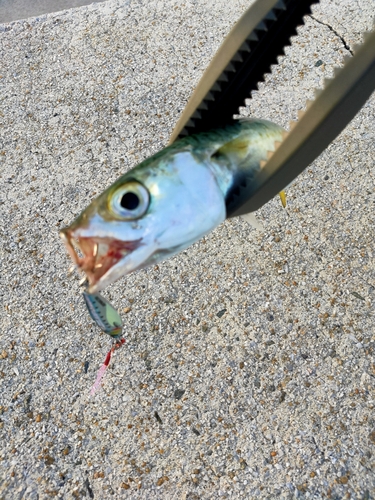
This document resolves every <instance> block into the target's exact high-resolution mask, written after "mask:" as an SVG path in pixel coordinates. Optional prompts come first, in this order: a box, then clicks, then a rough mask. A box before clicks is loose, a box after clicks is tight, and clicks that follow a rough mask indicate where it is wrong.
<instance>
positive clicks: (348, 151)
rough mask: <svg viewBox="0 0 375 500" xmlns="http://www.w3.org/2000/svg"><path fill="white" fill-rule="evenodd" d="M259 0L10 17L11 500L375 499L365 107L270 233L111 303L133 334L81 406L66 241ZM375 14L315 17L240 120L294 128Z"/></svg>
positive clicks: (0, 361)
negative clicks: (66, 229) (69, 229)
mask: <svg viewBox="0 0 375 500" xmlns="http://www.w3.org/2000/svg"><path fill="white" fill-rule="evenodd" d="M249 4H250V2H248V1H246V0H232V2H231V3H230V8H228V2H227V1H224V0H215V2H214V1H213V0H209V1H207V0H205V1H203V0H202V1H199V2H198V1H195V2H192V1H185V2H183V3H181V2H178V1H176V0H164V1H163V2H161V1H159V0H150V1H148V2H143V1H141V0H129V1H126V2H123V1H122V2H120V1H117V0H114V1H112V0H111V1H109V2H105V3H98V4H95V5H90V6H85V7H82V8H79V9H73V10H69V11H67V12H59V13H58V14H48V15H44V16H42V17H40V18H38V19H28V20H27V21H20V22H14V23H12V24H3V25H0V58H1V59H0V68H1V69H0V76H1V78H0V102H1V106H0V122H1V128H0V162H1V166H0V169H1V173H0V175H1V177H0V183H1V187H0V217H1V221H2V224H1V228H0V235H1V247H0V259H1V260H0V266H1V268H0V283H1V285H0V286H1V297H2V311H3V312H2V315H1V333H0V384H1V389H0V414H1V415H0V440H1V449H0V492H1V493H0V498H4V499H6V500H8V499H12V500H13V499H37V498H38V499H48V498H61V499H74V498H97V499H104V498H105V499H106V498H131V499H137V498H142V499H151V498H152V499H163V500H164V499H189V500H193V499H212V498H229V497H230V498H246V499H255V498H257V499H259V498H265V499H266V498H267V499H275V498H285V499H286V498H288V499H289V498H290V499H292V498H336V499H342V498H355V499H369V498H375V476H374V468H375V455H374V446H375V417H374V405H375V362H374V349H375V333H374V323H375V322H374V300H375V270H374V243H373V242H374V236H373V235H374V233H373V228H374V206H375V205H374V204H375V179H374V150H373V149H374V142H375V131H374V118H375V111H374V109H375V108H374V105H375V98H374V96H372V98H371V99H370V100H369V101H368V102H367V103H366V105H365V106H364V107H363V109H362V110H361V112H360V113H359V114H358V115H357V117H356V118H355V119H354V120H353V121H352V123H351V124H350V125H349V126H348V127H347V128H346V129H345V130H344V131H343V133H342V134H341V135H340V136H339V137H338V138H337V140H336V141H335V142H334V143H333V144H332V145H331V146H330V147H329V148H328V149H327V150H326V151H325V152H324V153H323V154H322V155H321V156H320V157H319V158H318V159H317V160H316V161H315V162H314V164H313V165H311V167H310V168H309V169H307V170H306V171H305V172H304V173H303V174H302V175H301V176H300V177H299V178H298V179H297V180H296V181H295V183H293V185H292V186H290V187H289V188H288V190H287V193H288V200H289V203H288V208H287V209H286V210H283V209H282V208H281V204H280V203H279V201H278V200H277V199H275V200H273V201H272V202H270V203H269V204H267V205H266V206H265V207H263V208H262V209H261V210H260V211H259V212H258V214H257V216H258V218H259V219H260V221H261V222H262V224H263V226H264V231H262V232H261V231H255V230H253V229H252V228H251V227H250V226H249V225H248V224H247V223H246V222H244V221H242V220H240V219H235V220H230V221H227V222H225V223H224V224H222V225H221V226H220V227H219V228H217V229H216V230H215V231H214V232H213V233H212V234H210V235H208V236H207V237H206V238H204V239H203V240H202V241H201V242H199V243H197V244H195V245H193V246H192V247H191V248H189V249H188V250H186V251H184V252H183V253H182V254H181V255H178V256H176V257H174V258H173V259H171V260H168V261H166V262H164V263H162V264H159V266H155V267H153V268H151V269H148V270H144V271H141V272H138V273H135V274H133V275H130V276H129V277H127V278H125V279H122V280H120V281H119V282H118V283H116V284H115V285H112V286H111V287H109V288H108V290H106V292H105V295H106V296H107V297H108V298H109V300H111V301H112V303H113V304H114V305H115V307H117V308H118V309H119V311H120V312H122V314H123V317H124V321H125V324H126V328H125V331H126V338H127V343H126V345H125V347H123V348H122V349H121V350H120V351H118V352H117V353H116V355H115V357H114V362H113V364H112V366H111V368H110V369H109V370H108V374H107V375H106V378H105V383H104V387H103V388H102V390H101V391H100V392H99V393H98V394H97V396H96V397H95V398H90V397H89V390H90V387H91V385H92V383H93V381H94V380H95V376H96V372H97V369H98V368H99V366H100V364H101V363H102V361H103V359H104V357H105V354H106V352H107V350H108V348H109V339H108V337H106V336H104V334H101V333H99V332H98V329H97V328H96V327H95V326H94V325H93V324H92V321H91V320H90V318H89V316H88V314H87V313H86V311H85V307H84V304H83V300H82V298H81V296H80V293H79V285H78V281H79V279H78V277H74V276H71V277H69V276H68V273H67V270H68V267H69V266H70V262H69V258H68V257H67V255H66V253H65V250H64V248H63V247H62V244H61V242H60V239H59V236H58V230H59V228H60V227H63V226H65V225H67V224H69V223H70V222H71V221H72V220H73V219H74V218H75V217H76V216H77V214H78V213H79V212H80V211H81V210H82V209H83V208H85V207H86V206H87V204H88V203H89V202H90V200H91V199H92V198H93V196H95V193H98V192H100V191H101V190H103V189H104V188H105V187H106V186H108V185H109V184H110V183H111V182H113V181H114V180H115V179H116V178H117V177H118V176H119V175H120V174H121V173H123V172H125V171H126V170H127V169H129V168H131V167H132V166H134V165H135V164H136V163H138V162H139V161H141V160H142V159H144V158H146V157H147V156H149V155H151V154H152V153H154V152H156V151H157V150H159V149H160V148H162V147H163V146H164V145H166V144H167V142H168V138H169V136H170V133H171V131H172V128H173V126H174V124H175V123H176V121H177V118H178V116H179V113H180V112H181V110H182V109H183V107H184V106H185V104H186V102H187V99H188V98H189V96H190V94H191V92H192V90H193V88H194V86H195V85H196V84H197V82H198V80H199V78H200V77H201V75H202V73H203V71H204V69H205V68H206V66H207V64H208V63H209V61H210V59H211V58H212V56H213V54H214V53H215V51H216V49H217V48H218V46H219V44H220V42H221V41H222V40H223V37H224V36H225V35H226V34H227V33H228V31H229V29H230V28H231V26H232V25H233V23H234V22H235V21H236V19H238V17H239V16H240V15H241V13H242V12H243V11H244V10H245V9H246V8H247V7H248V6H249ZM374 8H375V3H374V0H371V1H368V0H358V1H354V2H353V1H349V0H344V1H342V0H340V1H339V0H335V1H328V0H325V1H323V2H322V4H321V5H320V6H318V7H316V8H314V17H315V18H316V19H318V20H319V21H320V22H318V21H316V20H315V19H313V18H311V17H309V18H307V21H306V26H305V27H304V28H301V29H300V30H299V35H298V37H296V38H295V39H294V40H293V45H292V47H291V48H290V49H288V50H287V55H286V57H285V58H282V59H281V61H280V65H279V66H278V67H277V68H274V70H273V73H272V75H270V76H269V77H267V79H266V83H265V84H264V85H262V86H261V88H260V90H259V92H257V93H256V94H255V95H254V97H253V99H252V101H251V102H250V103H249V106H248V107H247V108H244V109H243V110H242V114H244V115H249V114H251V115H255V116H258V117H260V118H266V119H271V120H273V121H275V122H277V123H280V125H283V126H287V125H288V122H289V120H291V119H295V118H296V117H297V112H298V110H299V109H301V108H303V106H304V102H305V100H306V99H308V98H311V97H312V96H313V88H314V87H318V86H321V85H322V83H323V79H324V78H325V77H330V76H332V74H333V67H334V66H335V65H338V64H340V61H341V60H342V57H343V56H344V55H345V54H347V52H348V51H347V49H346V48H345V45H344V44H343V40H345V44H346V45H348V46H349V47H350V48H353V45H354V44H355V43H358V42H360V40H361V32H362V31H364V30H366V29H370V27H371V24H372V20H371V18H372V16H373V13H374V10H375V9H374ZM322 23H323V24H322ZM335 32H337V33H338V34H339V35H340V37H341V38H340V37H339V36H337V34H336V33H335ZM342 39H343V40H342Z"/></svg>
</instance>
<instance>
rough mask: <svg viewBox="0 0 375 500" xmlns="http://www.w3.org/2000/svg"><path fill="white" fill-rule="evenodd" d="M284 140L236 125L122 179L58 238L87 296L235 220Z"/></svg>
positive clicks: (275, 130) (169, 151)
mask: <svg viewBox="0 0 375 500" xmlns="http://www.w3.org/2000/svg"><path fill="white" fill-rule="evenodd" d="M282 132H283V129H282V128H281V127H279V126H278V125H275V124H274V123H271V122H268V121H265V120H256V119H252V120H238V121H235V122H234V123H233V124H232V125H230V126H227V127H226V128H223V129H217V130H212V131H210V132H205V133H201V134H197V135H192V136H188V137H186V138H184V139H181V140H179V141H176V142H175V143H173V144H172V145H171V146H168V147H167V148H165V149H163V150H162V151H160V152H159V153H157V154H155V155H154V156H152V157H151V158H148V159H147V160H145V161H143V162H142V163H141V164H139V165H138V166H136V167H135V168H133V169H132V170H130V171H129V172H127V173H126V174H125V175H123V176H122V177H120V178H119V179H118V180H117V181H116V182H115V183H114V184H112V185H111V186H110V187H109V188H107V189H106V190H105V191H104V192H103V193H102V194H100V195H99V196H98V197H97V198H96V199H94V201H92V202H91V204H90V205H89V206H88V207H87V208H86V209H85V210H84V211H83V212H82V213H81V215H79V217H78V218H77V219H76V220H75V221H74V222H73V223H72V224H71V225H70V226H69V227H67V228H65V229H63V230H62V231H61V233H60V234H61V237H62V239H63V240H64V242H65V245H66V247H67V250H68V252H69V253H70V255H71V257H72V259H73V261H74V262H75V264H77V266H78V267H79V268H80V269H81V270H83V271H84V272H85V273H86V275H87V278H88V280H89V288H88V292H89V293H96V292H98V291H100V290H102V289H103V288H105V287H106V286H107V285H109V284H110V283H113V282H114V281H116V280H117V279H119V278H120V277H121V276H124V275H126V274H129V273H131V272H132V271H135V270H137V269H142V268H144V267H147V266H149V265H151V264H155V263H156V262H159V261H161V260H163V259H166V258H168V257H170V256H172V255H174V254H176V253H178V252H180V251H181V250H183V249H185V248H186V247H188V246H189V245H191V244H192V243H194V242H196V241H197V240H199V239H200V238H202V236H204V235H205V234H207V233H208V232H210V231H212V230H213V229H214V228H215V227H216V226H217V225H218V224H220V223H221V222H223V221H224V220H225V218H227V217H229V216H230V215H231V214H232V213H234V212H235V211H236V210H237V209H238V208H239V207H240V206H241V205H242V204H243V203H244V202H245V201H246V200H247V196H248V193H249V192H250V189H251V190H253V189H254V185H253V184H254V180H253V179H254V176H255V174H256V173H257V172H258V171H259V169H260V163H261V161H262V160H264V159H266V157H267V152H268V151H273V149H274V144H275V142H277V141H281V139H282Z"/></svg>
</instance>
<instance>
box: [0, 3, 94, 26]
mask: <svg viewBox="0 0 375 500" xmlns="http://www.w3.org/2000/svg"><path fill="white" fill-rule="evenodd" d="M98 1H99V2H100V1H103V0H33V1H30V0H0V23H9V22H11V21H16V20H17V19H27V18H28V17H36V16H40V15H42V14H48V13H50V12H59V11H61V10H67V9H72V8H74V7H82V5H88V4H92V3H98Z"/></svg>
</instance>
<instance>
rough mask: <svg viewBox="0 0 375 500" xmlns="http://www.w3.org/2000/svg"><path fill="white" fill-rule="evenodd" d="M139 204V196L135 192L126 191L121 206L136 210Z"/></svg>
mask: <svg viewBox="0 0 375 500" xmlns="http://www.w3.org/2000/svg"><path fill="white" fill-rule="evenodd" d="M138 205H139V197H138V195H136V194H135V193H131V192H129V193H125V194H124V195H123V197H122V198H121V206H122V208H125V209H126V210H135V209H136V208H137V207H138Z"/></svg>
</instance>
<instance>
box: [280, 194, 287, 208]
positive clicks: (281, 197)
mask: <svg viewBox="0 0 375 500" xmlns="http://www.w3.org/2000/svg"><path fill="white" fill-rule="evenodd" d="M279 196H280V200H281V203H282V204H283V207H284V208H286V192H285V191H280V193H279Z"/></svg>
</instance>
